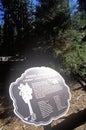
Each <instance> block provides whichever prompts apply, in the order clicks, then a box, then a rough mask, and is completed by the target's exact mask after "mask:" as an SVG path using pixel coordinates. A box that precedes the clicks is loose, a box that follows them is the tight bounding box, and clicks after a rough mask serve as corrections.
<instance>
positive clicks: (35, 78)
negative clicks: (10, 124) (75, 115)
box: [9, 67, 70, 126]
mask: <svg viewBox="0 0 86 130" xmlns="http://www.w3.org/2000/svg"><path fill="white" fill-rule="evenodd" d="M9 93H10V97H11V99H12V101H13V106H14V113H15V114H16V115H17V116H18V117H19V118H20V119H21V120H22V121H24V122H25V123H28V124H33V125H37V126H38V125H47V124H49V123H51V122H52V120H56V119H58V118H60V117H61V116H63V115H64V114H66V113H67V111H68V109H69V100H70V90H69V87H68V86H67V85H66V84H65V81H64V79H63V78H62V76H61V75H60V74H59V73H58V72H56V71H55V70H53V69H51V68H49V67H33V68H30V69H27V70H26V71H25V72H24V73H23V74H22V75H21V77H19V78H18V79H17V80H16V81H15V82H13V83H11V85H10V88H9Z"/></svg>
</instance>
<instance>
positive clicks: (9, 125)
mask: <svg viewBox="0 0 86 130" xmlns="http://www.w3.org/2000/svg"><path fill="white" fill-rule="evenodd" d="M70 90H71V101H70V108H69V111H68V113H67V114H66V115H65V116H63V117H62V118H60V119H58V120H55V121H53V122H52V123H51V126H52V127H53V126H54V125H57V124H58V123H60V122H62V121H63V120H64V119H65V117H67V116H69V115H71V114H73V113H77V112H78V111H80V110H83V109H84V108H86V92H85V91H84V90H83V88H81V86H80V85H79V84H77V83H74V82H73V83H71V84H70ZM0 130H44V127H43V126H38V127H36V126H32V125H28V124H25V123H24V122H22V121H21V120H20V119H19V118H18V117H16V116H15V115H14V113H13V106H12V102H11V101H10V99H9V97H8V96H6V95H3V96H0ZM75 130H86V123H85V124H83V125H81V126H79V127H77V128H76V129H75Z"/></svg>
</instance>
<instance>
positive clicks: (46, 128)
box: [44, 124, 52, 130]
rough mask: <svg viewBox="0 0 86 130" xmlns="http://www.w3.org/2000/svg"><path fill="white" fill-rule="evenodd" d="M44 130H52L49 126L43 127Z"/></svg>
mask: <svg viewBox="0 0 86 130" xmlns="http://www.w3.org/2000/svg"><path fill="white" fill-rule="evenodd" d="M44 130H52V128H51V124H49V125H46V126H44Z"/></svg>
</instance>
